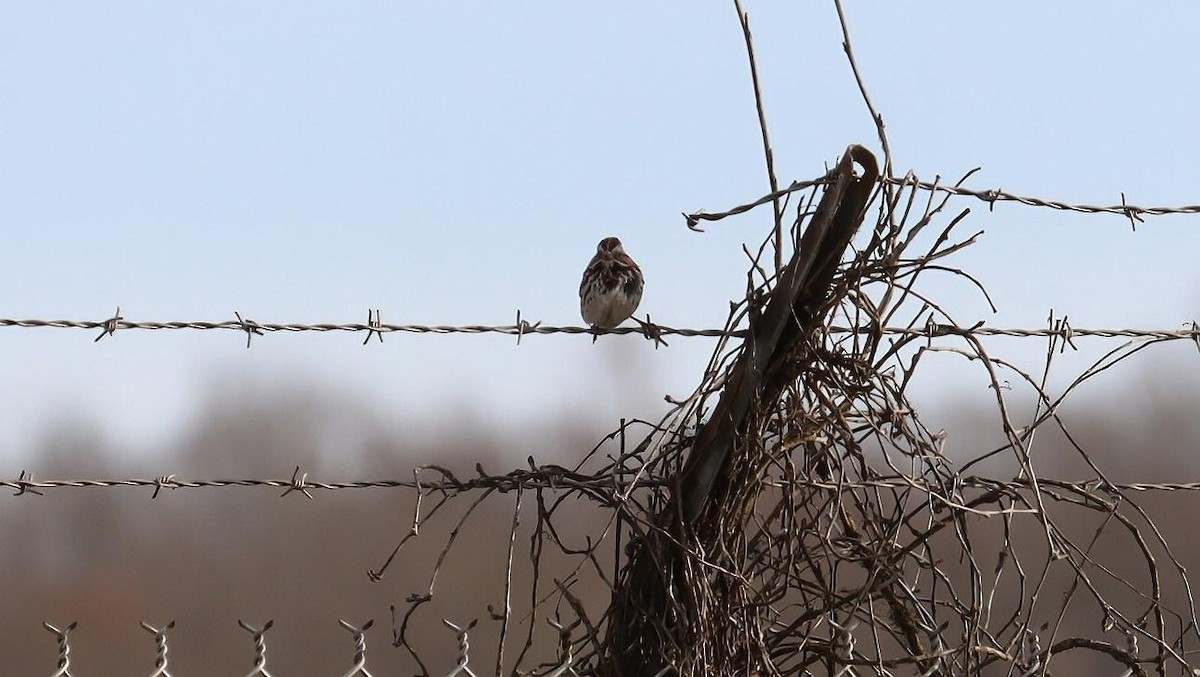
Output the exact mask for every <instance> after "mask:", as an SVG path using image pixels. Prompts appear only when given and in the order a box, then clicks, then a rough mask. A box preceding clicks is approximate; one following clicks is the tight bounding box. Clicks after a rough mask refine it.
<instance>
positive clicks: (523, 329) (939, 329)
mask: <svg viewBox="0 0 1200 677" xmlns="http://www.w3.org/2000/svg"><path fill="white" fill-rule="evenodd" d="M518 317H519V316H518ZM1181 326H1182V328H1180V329H1161V328H1158V329H1155V328H1149V329H1138V328H1087V327H1072V326H1071V325H1070V324H1068V323H1066V322H1065V321H1064V322H1062V323H1061V324H1060V325H1059V326H1055V327H1038V328H1021V327H989V326H986V325H984V324H983V323H977V324H975V325H972V326H969V327H967V326H959V325H951V324H940V323H935V322H928V323H926V324H924V325H921V326H910V327H871V326H863V327H847V326H841V325H833V326H830V327H829V328H828V330H829V332H830V333H832V334H874V333H878V334H885V335H893V336H907V337H920V336H926V337H930V338H936V337H941V336H978V337H988V336H1004V337H1011V338H1047V337H1057V338H1062V339H1066V340H1068V341H1069V340H1071V339H1073V338H1077V337H1099V338H1146V339H1162V340H1173V339H1191V340H1195V341H1200V324H1198V323H1196V322H1188V323H1184V324H1182V325H1181ZM6 327H22V328H38V329H91V330H95V329H101V330H102V331H103V333H101V334H100V335H99V336H98V337H96V340H97V341H98V340H100V339H101V338H103V337H105V336H111V335H113V334H115V333H116V332H117V331H123V330H133V329H140V330H148V331H164V330H196V331H210V330H227V331H239V332H244V333H247V334H248V335H249V334H253V335H258V336H261V335H263V334H264V333H273V332H289V333H306V332H316V333H328V332H346V333H362V332H366V333H367V334H368V336H367V338H368V339H370V338H371V336H373V335H376V334H378V335H382V334H388V333H403V334H442V335H446V334H503V335H507V336H516V337H518V339H520V338H521V337H524V336H528V335H530V334H542V335H553V334H584V335H588V336H594V335H605V334H614V335H626V334H640V335H642V336H645V337H646V338H649V339H651V340H654V339H656V338H657V339H659V340H660V342H661V337H662V336H684V337H707V338H745V337H746V336H747V335H748V331H747V330H745V329H732V330H730V329H691V328H684V327H670V326H666V325H660V324H655V323H650V322H643V323H640V325H639V326H630V327H613V328H610V329H605V328H601V327H582V326H573V325H563V326H554V325H543V324H542V323H540V322H537V323H528V322H524V324H508V325H482V324H468V325H421V324H384V323H371V324H362V323H355V322H349V323H334V322H317V323H302V322H281V323H275V322H255V321H253V320H247V319H241V318H239V319H237V320H226V321H223V322H208V321H200V320H172V321H167V322H158V321H144V322H135V321H131V320H126V319H124V318H122V317H120V316H117V318H110V319H108V320H42V319H25V320H19V319H12V318H0V328H6Z"/></svg>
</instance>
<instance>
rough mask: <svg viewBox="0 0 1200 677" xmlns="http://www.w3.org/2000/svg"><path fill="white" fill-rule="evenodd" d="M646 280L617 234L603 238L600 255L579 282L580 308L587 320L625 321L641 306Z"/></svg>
mask: <svg viewBox="0 0 1200 677" xmlns="http://www.w3.org/2000/svg"><path fill="white" fill-rule="evenodd" d="M643 282H644V280H643V279H642V269H641V268H638V264H636V263H634V262H633V259H631V258H629V254H626V253H625V248H624V247H622V246H621V241H620V240H618V239H617V238H615V237H606V238H604V239H603V240H600V244H598V245H596V255H595V256H593V257H592V260H591V261H590V262H588V265H587V268H586V269H584V271H583V281H581V282H580V283H579V312H580V314H582V315H583V321H584V322H587V323H588V324H589V325H591V326H592V327H593V328H595V327H600V328H603V329H612V328H613V327H615V326H617V325H618V324H621V323H622V322H624V321H625V320H626V319H628V318H629V316H631V315H633V311H635V310H637V307H638V303H639V302H641V300H642V285H643ZM594 340H595V339H594V338H593V341H594Z"/></svg>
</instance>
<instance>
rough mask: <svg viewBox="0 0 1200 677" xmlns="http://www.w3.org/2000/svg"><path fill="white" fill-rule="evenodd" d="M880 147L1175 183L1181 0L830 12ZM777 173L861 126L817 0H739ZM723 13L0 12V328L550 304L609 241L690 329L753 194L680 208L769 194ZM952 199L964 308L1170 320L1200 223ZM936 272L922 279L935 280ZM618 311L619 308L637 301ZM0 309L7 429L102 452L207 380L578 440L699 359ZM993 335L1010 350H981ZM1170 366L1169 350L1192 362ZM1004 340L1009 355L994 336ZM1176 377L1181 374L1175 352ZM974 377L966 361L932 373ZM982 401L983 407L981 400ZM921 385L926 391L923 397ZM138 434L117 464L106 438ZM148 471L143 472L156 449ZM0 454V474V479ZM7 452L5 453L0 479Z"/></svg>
mask: <svg viewBox="0 0 1200 677" xmlns="http://www.w3.org/2000/svg"><path fill="white" fill-rule="evenodd" d="M847 5H848V6H847V13H848V15H849V20H850V22H851V29H852V31H853V40H854V43H855V48H856V51H857V56H858V59H859V62H860V66H861V67H862V69H863V71H864V76H865V77H866V79H867V82H868V86H869V88H870V90H871V93H872V96H873V98H874V100H875V103H876V105H877V106H878V107H879V109H880V110H881V112H882V113H883V115H884V117H885V120H886V122H887V125H888V130H889V133H890V140H891V144H892V148H893V151H894V156H895V162H896V169H897V171H899V172H903V171H905V170H907V169H909V168H912V169H914V170H915V171H916V172H917V173H918V174H920V175H921V176H922V177H924V178H929V179H932V178H933V176H934V175H935V174H938V173H940V174H942V175H943V176H945V177H957V175H959V174H961V173H963V172H965V171H966V170H968V169H970V168H972V167H975V166H982V168H983V171H982V172H980V173H979V174H978V175H977V176H976V178H975V179H973V180H972V182H971V184H970V185H972V186H974V187H977V188H994V187H1000V188H1004V189H1006V190H1011V191H1014V192H1019V193H1025V194H1035V195H1038V196H1042V197H1048V198H1056V199H1064V200H1069V201H1079V202H1092V203H1100V204H1111V203H1116V202H1119V196H1120V192H1121V191H1125V192H1126V194H1127V196H1128V198H1129V200H1130V201H1131V202H1133V203H1136V204H1140V205H1177V204H1192V203H1200V183H1198V182H1197V171H1196V169H1195V162H1196V158H1197V157H1200V139H1198V137H1197V134H1196V131H1195V119H1196V111H1197V109H1198V107H1200V105H1198V104H1200V93H1198V92H1200V90H1198V89H1197V87H1196V83H1197V82H1200V65H1198V64H1200V58H1198V57H1200V54H1198V50H1197V47H1196V44H1195V35H1194V29H1195V26H1197V25H1200V5H1196V4H1195V3H1185V2H1174V3H1153V4H1147V3H1139V4H1136V5H1134V4H1117V3H1082V2H1068V3H1042V2H1006V3H989V4H986V5H985V4H980V3H952V2H939V3H925V4H921V5H912V4H909V3H856V2H849V3H847ZM746 7H747V10H748V11H749V12H750V14H751V21H752V25H753V29H754V34H755V41H756V47H757V49H758V53H759V60H760V69H761V71H760V73H761V77H762V80H763V87H764V90H765V97H766V102H767V106H768V117H769V121H770V123H771V131H772V137H773V141H774V145H775V157H776V160H777V166H778V174H779V176H780V179H781V182H783V183H786V182H788V181H791V180H792V179H806V178H812V177H814V176H815V175H816V174H818V173H819V172H820V171H822V169H823V167H824V166H825V163H826V162H831V161H833V160H834V159H835V158H836V156H837V155H838V154H839V153H840V151H841V150H842V149H844V148H845V146H846V145H847V144H849V143H853V142H862V143H865V144H867V145H868V146H870V147H872V148H876V147H877V142H876V138H875V132H874V128H873V126H872V125H871V122H870V119H869V118H868V116H867V114H866V112H865V110H864V108H863V106H862V103H861V101H860V99H859V94H858V91H857V89H856V86H855V84H854V80H853V78H852V77H851V74H850V71H849V68H848V66H847V64H846V60H845V58H844V56H843V54H842V51H841V46H840V41H841V34H840V30H839V27H838V24H837V17H836V14H835V13H834V9H833V4H832V2H789V3H767V2H762V3H760V2H749V1H748V2H747V3H746ZM766 187H767V184H766V178H765V175H764V170H763V163H762V150H761V147H760V142H759V136H758V127H757V122H756V119H755V113H754V104H753V98H752V96H751V92H750V84H749V74H748V70H747V64H746V58H745V53H744V47H743V43H742V37H741V32H740V28H739V26H738V23H737V19H736V16H735V14H734V11H733V8H732V6H731V3H725V2H716V3H693V2H653V3H642V2H629V3H599V4H596V3H593V4H583V3H517V4H513V3H394V2H356V3H312V2H296V1H294V0H289V1H288V2H258V3H244V2H208V3H201V4H199V5H185V4H182V3H163V2H119V1H113V2H104V3H71V2H39V3H8V4H7V5H6V6H5V7H4V8H3V9H0V225H2V230H0V232H3V233H4V237H3V240H2V241H0V316H3V317H20V318H24V317H36V318H43V319H57V318H70V319H103V318H104V317H106V316H107V315H108V314H110V313H111V312H112V310H113V309H114V307H115V306H117V305H118V304H119V305H121V307H122V309H123V311H124V314H125V316H126V317H127V318H128V319H131V320H213V321H219V320H224V319H230V318H232V316H233V311H234V310H235V309H237V310H240V311H241V312H242V313H243V314H244V315H246V316H248V317H252V318H254V319H257V320H259V321H264V322H266V321H271V322H321V321H333V322H358V321H363V320H364V319H365V315H366V309H367V308H368V307H380V308H382V309H383V319H384V320H385V321H387V322H404V323H429V324H469V323H471V324H473V323H482V324H505V323H510V322H511V321H512V319H513V316H514V314H515V311H516V309H517V308H518V307H519V308H521V309H522V310H523V311H524V313H525V316H526V317H527V318H529V319H531V320H537V319H540V320H543V321H546V322H547V323H552V324H577V323H579V318H578V307H577V304H578V299H577V296H576V290H577V286H578V281H579V274H580V271H581V270H582V268H583V265H584V264H585V263H586V261H587V259H588V258H589V257H590V256H591V254H592V251H593V249H594V247H595V243H596V241H597V240H599V239H600V238H601V237H604V236H607V235H617V236H620V237H621V238H622V239H623V240H624V241H625V243H626V245H627V248H628V250H629V251H630V253H631V254H632V255H633V256H634V257H635V258H636V259H637V260H638V261H639V262H640V263H641V264H642V266H643V268H644V269H645V270H646V274H647V291H646V296H645V299H644V301H643V306H642V310H641V311H640V312H647V311H648V312H650V313H651V314H652V315H653V316H654V318H655V319H656V320H658V321H660V322H662V323H665V324H670V325H677V326H693V327H705V326H719V324H720V322H721V321H722V320H723V318H724V316H725V314H726V312H727V309H728V299H730V298H734V297H736V296H737V295H738V294H740V293H741V292H742V291H743V289H744V268H745V261H744V257H743V255H742V254H741V252H740V246H739V245H740V243H741V242H743V241H750V242H758V241H759V240H760V239H761V237H762V235H763V233H764V232H765V229H766V228H767V224H768V222H769V213H768V212H767V211H765V210H764V211H758V212H753V213H751V214H750V215H748V216H743V217H740V218H738V219H734V220H729V221H726V222H721V223H719V224H712V226H711V228H709V233H708V234H705V235H698V234H695V233H692V232H690V231H688V230H687V229H686V228H684V224H683V220H682V218H681V217H680V216H679V214H680V212H683V211H692V210H696V209H699V208H706V209H709V210H719V209H723V208H727V207H730V206H733V205H735V204H739V203H741V202H745V201H748V200H751V199H754V198H756V197H758V196H759V195H761V194H763V193H764V192H765V191H766ZM956 204H961V205H962V206H971V207H973V208H974V214H973V215H972V216H971V217H970V221H969V222H968V223H969V225H967V226H966V227H964V229H963V232H964V233H965V232H968V231H969V230H974V229H984V230H986V235H985V236H984V238H983V239H982V241H981V243H980V244H979V245H977V246H976V247H975V248H973V250H971V251H968V252H965V253H964V254H963V255H961V256H960V257H958V259H957V263H958V264H959V265H961V266H962V267H964V268H966V269H968V270H970V271H972V272H973V273H975V274H977V275H978V276H979V277H980V278H982V279H983V281H984V282H985V283H986V284H987V285H988V287H989V289H990V290H991V291H992V292H993V293H994V296H995V298H996V300H997V302H998V304H999V305H1000V306H1001V314H1000V315H999V316H994V317H993V316H991V315H989V314H988V313H987V312H986V307H985V306H984V304H983V303H982V301H981V300H980V299H978V298H977V297H975V296H971V295H969V294H967V293H965V289H964V288H963V287H962V286H961V285H957V284H948V285H947V286H946V288H945V290H944V295H943V296H942V298H945V299H946V300H947V301H948V302H949V303H950V304H951V306H952V307H954V308H956V309H958V310H959V311H960V313H961V319H963V321H964V322H973V321H975V320H980V319H986V320H987V321H988V322H989V324H994V325H999V326H1039V325H1041V324H1042V323H1043V321H1044V318H1045V316H1046V314H1047V311H1048V309H1049V308H1051V307H1053V308H1055V309H1056V310H1058V311H1059V312H1060V314H1061V313H1063V312H1065V313H1068V314H1069V315H1070V316H1071V318H1072V319H1073V321H1074V323H1075V324H1076V325H1077V326H1138V327H1175V326H1178V325H1179V324H1180V323H1182V322H1185V321H1189V320H1191V319H1193V317H1195V315H1196V314H1197V313H1196V305H1197V298H1198V296H1197V288H1198V287H1197V285H1198V282H1200V275H1198V274H1197V273H1196V270H1195V268H1196V267H1195V263H1194V259H1195V252H1196V250H1197V235H1196V233H1197V230H1198V226H1200V217H1195V216H1186V217H1185V216H1172V217H1162V218H1158V219H1152V220H1149V221H1148V222H1147V223H1145V224H1143V225H1141V226H1140V227H1139V229H1138V232H1137V233H1136V234H1134V233H1131V232H1130V228H1129V225H1128V222H1127V221H1125V220H1124V219H1122V218H1120V217H1077V216H1073V215H1064V214H1059V213H1052V212H1048V211H1045V210H1035V209H1030V208H1025V207H1019V206H1014V205H1003V206H998V207H997V208H996V210H995V212H994V213H991V214H989V213H988V212H987V210H986V207H985V206H984V205H981V204H977V203H972V202H970V201H967V200H964V201H962V202H961V203H956ZM927 291H931V292H932V293H935V294H938V293H939V288H938V287H937V286H936V285H934V286H933V287H927ZM639 314H640V313H639ZM91 339H92V334H91V333H87V332H67V331H52V330H24V329H4V330H3V331H0V370H2V372H3V375H4V379H5V382H6V387H5V388H4V389H3V391H2V392H3V395H0V431H2V432H0V444H2V445H3V447H4V448H5V449H7V454H6V455H11V454H16V455H18V456H20V455H23V454H22V452H23V451H24V450H25V449H27V448H28V445H29V444H30V443H31V441H32V440H35V439H36V438H37V437H38V436H39V435H41V434H42V433H43V432H44V431H45V430H46V429H47V428H48V427H50V426H52V425H54V424H55V423H56V422H57V421H60V420H62V419H61V417H62V416H63V415H64V413H63V412H68V414H67V415H69V416H70V417H78V418H83V419H94V420H97V421H103V423H102V424H100V425H103V426H104V427H105V428H106V429H109V430H111V431H112V432H113V434H115V435H117V436H118V437H119V439H120V440H122V441H124V442H127V443H128V444H129V445H130V448H131V449H136V448H138V447H139V446H140V447H143V448H148V447H150V445H152V444H153V443H154V441H155V440H158V439H162V438H163V436H165V435H169V434H170V433H171V432H172V431H173V430H176V429H178V428H179V427H180V426H182V425H186V424H187V422H188V420H189V418H188V417H189V412H191V411H192V410H193V408H194V406H195V405H196V403H197V402H198V401H201V400H203V399H205V398H207V397H210V396H211V393H212V390H211V389H212V388H214V387H219V388H221V389H222V390H221V391H220V392H223V393H228V395H229V396H230V397H238V396H244V395H245V394H246V393H248V392H249V393H253V392H258V391H260V390H261V389H263V388H267V387H268V386H269V384H271V383H274V382H276V381H287V382H293V383H294V382H296V381H297V380H299V381H301V382H305V383H313V384H322V385H324V386H328V387H332V388H335V389H337V390H339V391H342V392H346V393H348V394H349V393H354V394H356V395H361V396H362V397H364V398H365V399H367V400H368V401H370V402H373V403H375V404H376V406H377V407H378V408H379V410H380V411H381V412H384V413H385V414H387V415H388V416H394V417H395V418H396V419H397V420H416V419H419V418H421V417H425V416H429V415H432V414H434V413H436V412H440V411H442V409H443V408H445V407H452V408H454V409H455V410H457V411H463V410H469V411H473V412H476V413H478V414H479V415H481V416H483V417H485V418H495V419H500V420H504V421H505V422H506V423H507V424H510V425H515V424H520V423H521V422H536V421H538V420H539V419H542V418H543V417H545V416H549V415H553V414H554V412H557V411H559V407H562V406H567V407H570V408H571V410H572V411H575V412H576V413H577V415H578V417H579V419H580V423H581V424H584V425H587V426H590V427H594V428H596V429H597V430H600V429H607V428H610V427H611V426H612V424H613V423H614V421H615V419H616V417H619V416H623V415H635V414H647V413H656V412H659V411H661V408H662V406H663V405H662V404H661V398H662V395H663V394H664V393H667V392H670V393H673V394H676V395H681V394H684V393H686V392H687V391H688V390H689V389H690V388H691V387H692V385H694V383H695V380H696V378H697V376H698V374H699V372H700V370H701V369H702V367H703V365H704V363H705V361H706V359H707V356H708V353H709V350H710V348H711V345H712V343H711V342H710V341H709V340H707V339H682V338H680V339H676V340H674V341H672V344H671V347H670V348H669V349H661V350H658V351H654V350H653V349H652V348H651V347H650V346H649V345H648V344H647V343H645V342H644V341H642V340H640V339H637V338H636V337H609V338H606V339H603V340H601V342H600V343H598V344H597V345H595V346H593V345H591V343H590V341H589V339H587V338H586V337H532V338H530V339H528V340H527V341H526V342H525V343H524V344H523V345H522V346H521V347H520V348H518V347H516V346H515V345H514V342H513V341H511V340H510V339H508V338H506V337H501V336H485V337H455V338H450V339H440V338H433V337H421V336H398V335H392V336H389V337H388V338H387V340H386V341H385V343H384V344H383V345H382V346H380V345H377V344H372V345H371V346H370V347H362V346H360V345H358V344H359V342H360V341H361V337H359V338H357V339H356V338H355V337H354V336H350V335H303V336H295V335H270V336H266V337H263V338H259V339H256V341H255V345H254V347H253V349H251V350H249V351H247V350H246V349H245V348H244V342H243V339H242V337H240V336H238V335H237V334H234V333H215V332H209V333H196V332H172V333H147V332H125V333H119V334H118V335H117V336H116V337H114V338H109V339H105V340H104V341H102V342H100V343H99V344H96V345H93V344H92V342H91ZM1004 345H1005V346H1006V347H1008V348H1011V349H1012V350H1013V351H1015V352H1014V353H1013V354H1014V355H1017V356H1022V355H1024V356H1036V355H1037V354H1038V353H1039V352H1040V350H1041V346H1040V345H1039V346H1030V347H1029V348H1027V349H1022V348H1017V347H1015V346H1013V345H1012V344H1011V343H1009V344H1004ZM1192 350H1194V348H1192ZM1022 351H1024V352H1022ZM1190 364H1191V365H1193V366H1194V360H1192V362H1191V363H1190ZM956 389H963V390H965V391H970V392H981V386H980V383H979V382H978V381H975V382H968V383H961V384H953V385H950V386H945V385H941V386H938V387H935V388H934V389H933V392H937V393H943V394H944V393H946V392H956V391H957V390H956ZM982 392H984V394H986V390H985V389H983V390H982ZM931 397H934V396H933V395H931ZM130 453H135V452H134V451H131V452H130ZM158 469H159V468H157V467H155V468H153V470H158ZM0 474H9V473H0ZM11 474H15V473H11Z"/></svg>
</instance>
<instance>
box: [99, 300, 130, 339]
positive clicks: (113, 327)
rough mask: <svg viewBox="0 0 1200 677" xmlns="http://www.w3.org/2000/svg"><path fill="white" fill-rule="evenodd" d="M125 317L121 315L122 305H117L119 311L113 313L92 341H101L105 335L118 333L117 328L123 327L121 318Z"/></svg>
mask: <svg viewBox="0 0 1200 677" xmlns="http://www.w3.org/2000/svg"><path fill="white" fill-rule="evenodd" d="M124 319H125V317H124V316H123V315H121V306H117V312H115V313H113V316H112V317H110V318H108V319H107V320H105V321H104V323H103V324H102V325H101V328H102V329H101V331H100V335H99V336H97V337H96V338H94V339H92V343H95V342H97V341H99V340H100V339H102V338H104V337H105V336H112V335H113V334H115V333H117V330H118V329H120V328H121V320H124Z"/></svg>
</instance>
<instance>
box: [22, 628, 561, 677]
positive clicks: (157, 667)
mask: <svg viewBox="0 0 1200 677" xmlns="http://www.w3.org/2000/svg"><path fill="white" fill-rule="evenodd" d="M443 623H444V624H445V626H446V627H447V628H448V629H449V630H450V631H452V632H453V633H454V636H455V639H456V641H457V643H458V649H459V651H458V656H457V663H456V665H455V667H454V669H453V670H451V672H449V673H448V674H447V677H454V676H455V675H459V674H467V675H474V674H475V673H474V672H472V671H471V668H470V662H471V657H470V642H469V633H470V630H471V628H472V627H473V625H474V624H470V625H468V626H466V627H459V626H457V625H455V624H453V623H451V622H450V621H443ZM237 624H238V627H240V628H241V629H242V630H245V631H246V633H247V634H248V635H249V636H250V637H249V639H250V641H251V642H252V644H253V649H252V655H253V658H252V661H253V662H252V666H251V668H250V671H249V672H247V673H246V677H271V672H270V671H269V670H268V666H267V631H268V630H270V629H271V628H272V627H273V626H274V625H275V622H274V621H273V620H269V621H267V622H266V623H264V624H263V625H262V627H254V626H253V625H250V624H249V623H246V622H245V621H242V620H239V621H238V622H237ZM374 624H375V621H374V620H369V621H367V622H366V623H364V624H362V625H354V624H352V623H347V622H346V621H344V620H339V621H338V625H339V626H341V628H342V629H343V630H345V631H346V632H348V633H350V636H351V639H352V641H353V642H354V651H353V654H352V658H351V661H352V662H351V665H350V667H349V669H348V670H347V671H346V672H344V673H341V674H343V677H373V675H372V673H371V671H370V670H369V669H368V667H367V631H368V630H370V629H371V627H372V626H373V625H374ZM139 625H141V627H142V629H143V630H145V631H146V632H147V633H149V634H150V635H151V636H152V637H153V641H154V669H153V670H152V671H151V672H150V673H149V674H150V677H171V672H170V668H171V666H170V660H169V659H168V656H167V653H168V649H169V642H168V639H169V638H168V633H169V632H170V631H171V630H173V629H174V628H175V621H170V622H168V623H167V624H166V625H163V626H161V627H155V626H153V625H151V624H149V623H146V622H145V621H141V622H140V623H139ZM42 627H44V628H45V629H46V630H47V631H49V632H50V633H52V634H53V635H54V639H55V643H56V644H57V649H58V662H57V669H56V670H55V672H54V673H53V674H52V675H51V677H71V633H72V632H73V631H74V630H75V629H76V628H77V627H78V623H71V624H69V625H66V626H64V627H63V628H61V629H60V628H58V627H56V626H54V625H51V624H50V623H46V622H43V623H42ZM248 653H250V652H248ZM570 668H571V662H570V660H569V659H567V660H564V662H563V664H562V666H561V669H560V670H559V671H558V672H557V673H555V674H558V675H562V674H565V673H566V671H567V670H569V669H570Z"/></svg>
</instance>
